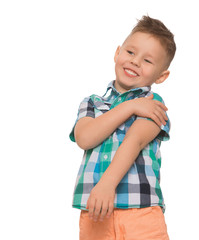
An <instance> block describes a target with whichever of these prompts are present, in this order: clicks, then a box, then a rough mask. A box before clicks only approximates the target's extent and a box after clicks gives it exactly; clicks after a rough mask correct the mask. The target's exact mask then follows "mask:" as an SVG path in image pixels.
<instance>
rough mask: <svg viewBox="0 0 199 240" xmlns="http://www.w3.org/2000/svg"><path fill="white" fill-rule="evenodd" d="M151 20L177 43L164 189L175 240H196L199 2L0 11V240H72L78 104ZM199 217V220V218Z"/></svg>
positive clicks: (4, 5)
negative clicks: (144, 20) (134, 32)
mask: <svg viewBox="0 0 199 240" xmlns="http://www.w3.org/2000/svg"><path fill="white" fill-rule="evenodd" d="M144 14H149V16H151V17H153V18H158V19H160V20H162V21H163V22H164V23H165V25H166V26H167V27H168V28H169V29H170V30H171V31H172V32H173V33H174V34H175V40H176V44H177V53H176V57H175V60H174V61H173V63H172V65H171V67H170V70H171V75H170V77H169V79H168V80H167V81H166V82H165V83H163V84H162V85H158V86H154V88H152V89H153V90H154V91H157V92H159V94H160V95H161V96H162V97H163V99H164V100H165V102H166V105H167V107H168V109H169V111H168V114H169V117H170V119H171V122H172V129H171V140H170V141H168V142H164V143H162V156H163V158H162V161H163V163H162V189H163V192H164V197H165V202H166V205H167V210H166V213H165V218H166V221H167V226H168V232H169V234H170V238H171V240H184V239H186V240H187V239H193V240H195V239H196V240H197V239H199V234H198V221H197V220H196V219H197V217H198V214H199V211H198V168H199V163H198V162H199V157H198V150H197V148H198V124H197V123H198V120H197V116H198V115H197V112H198V98H197V95H198V81H199V79H198V55H199V47H198V46H199V44H198V43H199V34H198V22H199V15H198V2H197V1H193V0H190V1H173V0H167V1H160V0H156V1H155V0H150V1H148V0H146V1H144V0H140V1H132V0H131V1H127V0H126V1H125V0H120V1H116V0H115V1H107V0H101V1H92V0H90V1H88V0H84V1H81V0H79V1H61V0H56V1H55V0H48V1H47V0H46V1H45V0H34V1H30V0H29V1H25V0H24V1H22V0H18V1H11V0H6V1H1V2H0V80H1V83H0V115H1V116H0V239H1V240H8V239H9V240H15V239H20V240H27V239H28V240H32V239H34V240H35V239H37V240H45V239H46V240H57V239H59V240H64V239H74V240H76V239H78V230H79V229H78V221H79V210H76V209H72V207H71V203H72V194H73V188H74V183H75V179H76V175H77V171H78V169H79V165H80V162H81V158H82V154H83V152H82V150H80V149H79V148H78V147H77V146H76V144H75V143H72V142H70V140H69V138H68V135H69V132H70V130H71V128H72V126H73V124H74V121H75V119H76V114H77V108H78V106H79V103H80V101H81V100H82V99H83V98H84V97H85V96H88V95H90V94H92V93H96V94H99V95H101V94H103V93H104V91H105V89H106V86H107V84H108V83H109V82H110V81H111V80H113V79H114V78H115V75H114V61H113V57H114V53H115V50H116V48H117V46H118V45H120V44H122V42H123V40H124V39H125V38H126V36H127V35H128V34H129V33H130V31H131V29H132V28H133V26H134V25H135V24H136V19H140V18H141V17H142V15H144ZM195 217H196V218H195Z"/></svg>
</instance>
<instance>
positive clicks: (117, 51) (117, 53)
mask: <svg viewBox="0 0 199 240" xmlns="http://www.w3.org/2000/svg"><path fill="white" fill-rule="evenodd" d="M119 52H120V46H118V47H117V50H116V52H115V56H114V62H116V60H117V57H118V55H119Z"/></svg>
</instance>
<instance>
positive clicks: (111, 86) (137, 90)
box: [103, 80, 151, 96]
mask: <svg viewBox="0 0 199 240" xmlns="http://www.w3.org/2000/svg"><path fill="white" fill-rule="evenodd" d="M114 82H115V80H113V81H111V82H110V83H109V84H108V86H107V89H106V93H105V94H104V95H103V96H105V95H106V94H107V93H108V91H109V90H110V89H112V91H113V92H114V93H116V94H117V95H121V93H120V92H118V91H117V89H116V88H115V87H114ZM150 90H151V86H146V87H139V88H132V89H130V90H129V91H127V92H126V93H130V92H133V93H134V94H136V93H137V94H138V95H140V94H142V93H143V92H149V91H150Z"/></svg>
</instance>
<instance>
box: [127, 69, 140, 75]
mask: <svg viewBox="0 0 199 240" xmlns="http://www.w3.org/2000/svg"><path fill="white" fill-rule="evenodd" d="M125 71H126V72H127V73H128V74H130V75H132V76H137V73H134V72H132V71H131V70H129V69H125Z"/></svg>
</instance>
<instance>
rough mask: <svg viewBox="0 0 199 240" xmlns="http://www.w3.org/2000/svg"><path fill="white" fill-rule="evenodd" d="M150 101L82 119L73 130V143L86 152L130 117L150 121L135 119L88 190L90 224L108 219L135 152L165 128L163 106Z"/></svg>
mask: <svg viewBox="0 0 199 240" xmlns="http://www.w3.org/2000/svg"><path fill="white" fill-rule="evenodd" d="M152 99H153V95H151V96H149V97H146V98H138V99H134V100H129V101H126V102H123V103H121V104H119V105H118V106H117V107H115V108H113V109H112V110H110V111H108V112H106V113H104V114H102V115H101V116H99V117H97V118H91V117H84V118H82V119H80V120H79V121H78V122H77V124H76V127H75V130H74V131H75V139H76V142H77V144H78V145H79V146H80V147H81V148H82V149H85V150H87V149H90V148H94V147H95V146H97V145H99V144H100V143H101V142H103V141H104V140H105V139H106V138H107V137H109V136H110V135H111V134H112V133H113V132H114V131H115V129H116V128H117V127H119V126H120V125H121V124H122V123H123V122H125V121H126V120H127V119H128V118H129V117H131V116H132V115H137V116H140V117H145V118H151V119H152V120H154V122H152V121H148V120H146V119H137V120H136V121H135V122H134V123H133V124H132V126H131V127H130V128H129V130H128V132H127V133H126V135H125V138H124V140H123V142H122V144H121V145H120V147H119V148H118V150H117V151H116V153H115V156H114V158H113V160H112V162H111V164H110V165H109V167H108V168H107V170H106V171H105V172H104V174H103V175H102V177H101V179H100V181H99V182H98V183H97V184H96V185H95V187H94V188H93V189H92V191H91V193H90V196H89V199H88V202H87V209H88V210H89V216H90V218H91V219H93V220H94V221H97V219H98V217H100V220H101V221H103V219H104V217H105V216H106V217H110V215H111V213H112V211H113V208H114V204H113V203H114V197H115V189H116V187H117V185H118V184H119V182H120V181H121V179H122V178H123V177H124V175H125V174H126V172H127V171H128V170H129V168H130V167H131V166H132V164H133V163H134V161H135V159H136V158H137V156H138V154H139V152H140V151H141V150H142V149H143V148H144V147H145V146H146V145H147V144H148V143H149V142H151V141H152V140H153V139H154V138H155V137H156V136H157V135H158V134H159V132H160V131H161V128H160V126H161V125H162V124H164V125H165V124H166V120H168V119H167V116H166V113H165V111H167V108H166V106H165V105H164V104H163V103H161V102H159V101H156V100H152ZM121 158H122V161H121Z"/></svg>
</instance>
